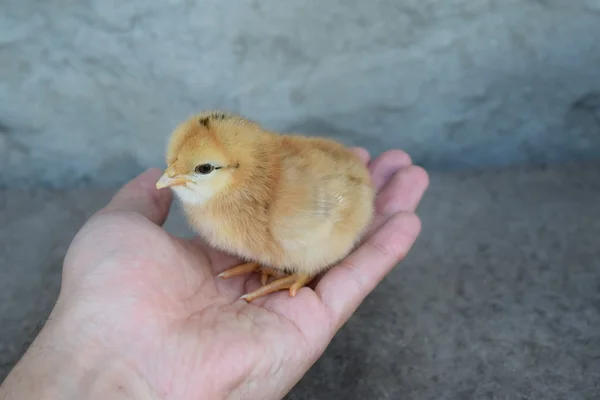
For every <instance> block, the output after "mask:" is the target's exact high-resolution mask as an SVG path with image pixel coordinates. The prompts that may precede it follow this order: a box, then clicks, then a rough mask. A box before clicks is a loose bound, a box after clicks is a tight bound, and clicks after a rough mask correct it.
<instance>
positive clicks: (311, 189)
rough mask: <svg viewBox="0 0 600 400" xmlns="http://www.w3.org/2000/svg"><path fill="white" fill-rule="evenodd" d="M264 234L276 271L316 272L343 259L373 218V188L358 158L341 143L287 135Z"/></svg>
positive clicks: (367, 173) (282, 148)
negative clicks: (269, 238) (274, 252)
mask: <svg viewBox="0 0 600 400" xmlns="http://www.w3.org/2000/svg"><path fill="white" fill-rule="evenodd" d="M280 157H281V177H280V182H279V185H278V188H277V190H276V192H275V193H276V195H275V196H274V200H275V201H274V204H273V205H272V214H271V219H270V225H271V226H270V231H271V233H272V235H273V237H274V239H275V240H276V241H277V242H278V245H279V246H278V247H279V248H281V249H282V250H283V251H282V253H281V259H280V260H278V263H280V264H281V266H282V267H284V268H286V269H288V270H291V271H295V272H304V273H309V274H316V273H318V272H320V271H322V270H324V269H325V268H327V267H329V266H330V265H332V264H334V263H335V262H337V261H339V260H340V259H342V258H344V257H345V256H346V255H347V254H348V253H349V252H350V251H351V250H352V248H353V246H354V245H355V244H356V242H357V241H358V240H359V239H360V237H361V235H362V233H363V232H364V230H365V228H366V227H367V225H368V224H369V222H370V220H371V217H372V215H373V208H374V205H373V203H374V190H373V186H372V183H371V179H370V175H369V172H368V170H367V169H366V167H365V166H364V165H363V164H362V162H361V160H360V159H359V158H358V157H357V156H356V155H354V154H352V153H351V152H350V151H349V150H348V149H346V148H345V147H343V146H342V145H340V144H338V143H336V142H333V141H330V140H326V139H316V138H306V137H296V136H288V137H285V139H283V141H282V146H281V150H280Z"/></svg>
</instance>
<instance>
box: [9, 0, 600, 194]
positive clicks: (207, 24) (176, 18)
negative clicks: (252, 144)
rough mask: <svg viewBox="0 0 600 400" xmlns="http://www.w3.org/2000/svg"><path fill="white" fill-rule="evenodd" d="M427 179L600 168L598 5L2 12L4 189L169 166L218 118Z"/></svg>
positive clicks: (417, 2) (414, 1)
mask: <svg viewBox="0 0 600 400" xmlns="http://www.w3.org/2000/svg"><path fill="white" fill-rule="evenodd" d="M215 107H217V108H225V109H231V110H233V111H237V112H241V113H242V114H244V115H246V116H248V117H250V118H253V119H255V120H258V121H261V122H262V123H263V124H264V125H265V126H267V127H268V128H271V129H278V130H295V131H297V132H303V133H309V134H327V135H331V136H334V137H336V138H338V139H340V140H342V141H344V142H346V143H348V144H352V145H362V146H366V147H367V148H369V149H370V150H371V151H373V152H380V151H382V150H385V149H386V148H388V147H402V148H405V149H407V150H408V151H409V152H411V154H412V155H413V156H414V158H415V160H416V161H417V162H419V163H421V164H422V165H424V166H426V167H428V168H462V167H474V166H478V167H496V166H503V165H510V164H515V163H529V162H534V163H537V162H554V161H563V160H575V159H582V158H592V157H598V158H600V0H577V1H573V0H537V1H534V0H527V1H526V0H495V1H494V0H477V1H474V0H396V1H394V0H380V1H375V0H373V1H359V0H328V1H317V0H312V1H308V0H287V1H280V0H254V1H250V0H235V1H234V0H230V1H225V0H203V1H192V0H160V1H159V0H129V1H126V2H125V1H121V0H87V1H82V0H78V1H75V0H44V1H41V0H38V1H36V0H2V2H1V4H0V185H1V186H28V185H34V184H45V185H55V186H70V185H79V184H81V183H93V184H111V183H118V182H121V181H123V180H125V179H128V178H129V177H130V176H132V175H133V174H135V173H137V172H139V171H140V170H141V169H142V168H144V167H147V166H152V165H155V166H162V165H163V164H162V163H163V161H162V155H163V148H164V143H165V141H166V136H167V135H168V133H169V132H170V130H171V129H172V128H173V127H174V125H175V124H177V123H178V122H179V121H180V120H181V119H183V118H185V117H187V116H188V115H189V114H190V113H193V112H196V111H198V110H200V109H204V108H215Z"/></svg>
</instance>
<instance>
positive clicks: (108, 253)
mask: <svg viewBox="0 0 600 400" xmlns="http://www.w3.org/2000/svg"><path fill="white" fill-rule="evenodd" d="M355 151H356V152H357V153H358V154H360V155H361V157H362V158H363V159H364V160H365V162H369V156H368V153H367V152H366V151H365V150H363V149H356V150H355ZM369 170H370V172H371V174H372V177H373V179H374V181H375V185H376V187H377V190H378V196H377V202H376V204H377V215H376V217H375V219H374V221H373V223H372V225H371V227H370V229H369V232H368V234H367V236H366V237H365V241H364V242H363V243H362V244H361V246H360V247H359V248H358V249H357V250H356V251H354V252H353V253H352V254H350V255H349V256H348V257H347V258H346V259H345V260H344V261H343V262H341V263H340V264H339V265H337V266H336V267H334V268H333V269H331V270H330V271H329V272H328V273H327V274H325V275H324V277H323V278H322V279H320V280H319V281H315V282H313V284H312V285H311V287H304V288H302V289H301V290H300V291H299V292H298V294H297V295H296V297H293V298H292V297H289V295H288V294H287V293H285V292H279V293H275V294H272V295H269V296H267V297H265V298H260V299H257V300H256V301H254V302H253V303H246V302H245V301H243V300H239V297H240V295H241V294H243V293H245V292H247V291H248V290H252V289H255V288H257V287H259V285H260V282H259V280H258V277H257V276H256V275H255V274H252V275H250V276H248V277H237V278H231V279H228V280H221V279H219V278H216V275H217V274H218V273H219V272H221V271H223V270H225V269H227V268H229V267H231V266H232V265H235V264H236V263H239V260H236V259H234V258H232V257H229V256H227V255H225V254H223V253H220V252H217V251H214V250H212V249H210V248H208V247H207V246H206V245H205V244H204V243H202V242H200V241H199V240H198V239H193V240H189V241H188V240H183V239H181V238H178V237H174V236H172V235H170V234H168V233H167V232H165V231H164V230H163V229H162V228H161V224H162V223H163V222H164V221H165V219H166V216H167V212H168V209H169V205H170V202H171V200H172V195H171V193H170V191H166V190H161V191H158V190H156V188H155V183H156V180H157V179H158V178H159V176H160V174H161V171H160V170H157V169H152V170H148V171H146V172H145V173H144V174H142V175H141V176H139V177H137V178H136V179H134V180H133V181H131V182H129V183H128V184H127V185H125V186H124V187H123V188H122V189H121V190H120V191H119V192H118V193H117V194H116V195H115V197H114V198H113V199H112V201H111V202H110V203H109V204H108V205H107V206H106V207H104V208H103V209H102V210H100V211H99V212H97V213H96V214H95V215H94V216H93V217H92V218H90V219H89V220H88V221H87V222H86V224H85V225H84V226H83V227H82V228H81V230H80V231H79V232H78V234H77V235H76V237H75V239H74V240H73V242H72V244H71V246H70V248H69V250H68V252H67V255H66V257H65V261H64V268H63V283H62V288H61V293H60V295H59V298H58V301H57V303H56V305H55V307H54V309H53V311H52V313H51V315H50V317H49V319H48V321H47V323H46V324H45V326H44V328H43V329H42V331H41V332H40V334H39V335H38V337H37V338H36V340H35V341H34V342H33V343H32V345H31V346H30V348H29V349H28V350H27V352H26V353H25V355H24V356H23V358H22V359H21V360H20V361H19V363H18V364H17V365H16V367H15V368H14V369H13V370H12V371H11V373H10V374H9V376H8V377H7V379H6V380H5V381H4V383H3V384H2V386H1V387H0V399H20V400H26V399H56V398H61V399H82V398H86V399H100V398H102V399H106V398H111V399H200V398H202V399H206V398H210V399H281V398H282V397H283V396H284V395H285V394H286V393H288V392H289V390H291V388H292V387H293V386H294V385H295V384H296V383H297V382H298V380H299V379H300V378H301V377H302V376H303V375H304V374H305V373H306V371H307V370H308V369H309V368H310V367H311V366H312V364H313V363H314V362H315V361H316V360H317V359H318V357H319V356H320V355H321V354H322V353H323V351H324V350H325V348H326V347H327V345H328V344H329V342H330V341H331V339H332V338H333V336H334V335H335V333H336V332H337V331H338V330H339V329H340V327H341V326H342V325H343V324H344V323H345V322H346V321H347V319H348V318H349V317H350V316H351V314H352V313H353V312H354V311H355V310H356V308H357V307H358V306H359V305H360V304H361V303H362V301H363V300H364V298H365V297H366V296H367V295H368V294H369V293H370V292H371V291H372V290H373V289H374V288H375V286H376V285H377V284H378V283H379V282H380V281H381V280H382V279H383V278H384V277H385V275H386V274H387V273H389V272H390V270H391V269H392V268H393V267H394V266H395V265H396V264H397V263H398V262H399V261H401V260H402V259H403V258H404V257H405V256H406V254H407V253H408V251H409V250H410V248H411V246H412V245H413V243H414V241H415V240H416V238H417V236H418V235H419V233H420V229H421V224H420V220H419V218H418V217H417V216H416V215H415V214H414V211H415V209H416V208H417V205H418V204H419V202H420V200H421V197H422V196H423V193H424V192H425V190H426V188H427V186H428V177H427V174H426V173H425V171H424V170H423V169H421V168H419V167H416V166H412V165H411V161H410V157H409V156H408V155H407V154H406V153H404V152H402V151H399V150H392V151H388V152H386V153H384V154H382V155H381V156H380V157H378V158H377V159H375V160H374V161H372V162H369Z"/></svg>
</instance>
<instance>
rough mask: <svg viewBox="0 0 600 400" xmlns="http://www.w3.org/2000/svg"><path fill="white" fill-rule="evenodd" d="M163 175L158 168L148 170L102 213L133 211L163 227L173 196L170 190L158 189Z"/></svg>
mask: <svg viewBox="0 0 600 400" xmlns="http://www.w3.org/2000/svg"><path fill="white" fill-rule="evenodd" d="M161 173H162V172H161V171H160V170H159V169H156V168H152V169H149V170H146V171H145V172H144V173H142V174H141V175H139V176H137V177H136V178H134V179H133V180H132V181H130V182H128V183H127V184H126V185H125V186H123V187H122V188H121V189H120V190H119V191H118V192H117V194H115V196H114V197H113V198H112V200H111V201H110V203H109V204H108V205H107V206H106V207H104V209H103V210H102V211H101V212H111V211H132V212H135V213H138V214H141V215H143V216H144V217H146V218H147V219H149V220H150V221H152V222H154V223H155V224H157V225H162V224H163V223H164V222H165V220H166V219H167V215H168V213H169V207H170V206H171V199H172V196H173V195H172V194H171V191H170V190H158V189H156V181H158V179H159V178H160V176H161Z"/></svg>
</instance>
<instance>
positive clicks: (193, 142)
mask: <svg viewBox="0 0 600 400" xmlns="http://www.w3.org/2000/svg"><path fill="white" fill-rule="evenodd" d="M265 135H267V134H266V132H265V131H263V130H262V129H261V128H260V127H259V126H258V125H257V124H255V123H254V122H252V121H249V120H247V119H244V118H242V117H240V116H237V115H234V114H229V113H224V112H219V111H208V112H204V113H200V114H198V115H195V116H193V117H191V118H189V119H188V120H186V121H184V122H183V123H181V124H180V125H179V126H178V127H177V128H176V129H175V130H174V131H173V133H172V134H171V137H170V139H169V143H168V146H167V154H166V163H167V168H166V170H165V172H164V174H163V175H162V176H161V178H160V179H159V180H158V182H157V183H156V187H157V188H158V189H161V188H166V187H170V188H171V189H172V190H173V191H174V193H175V194H176V195H177V197H178V198H179V199H180V200H181V201H182V202H183V203H186V204H190V205H196V204H202V203H205V202H206V201H208V200H210V199H211V198H213V197H214V196H215V195H217V194H219V193H222V192H224V191H226V190H227V189H228V188H229V187H231V185H233V184H235V182H236V180H239V178H240V177H241V176H242V175H243V173H241V172H240V170H241V169H242V168H243V169H247V168H248V167H249V166H251V164H252V162H253V160H252V150H253V149H254V148H256V146H257V145H259V143H260V141H261V139H263V138H264V137H265Z"/></svg>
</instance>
